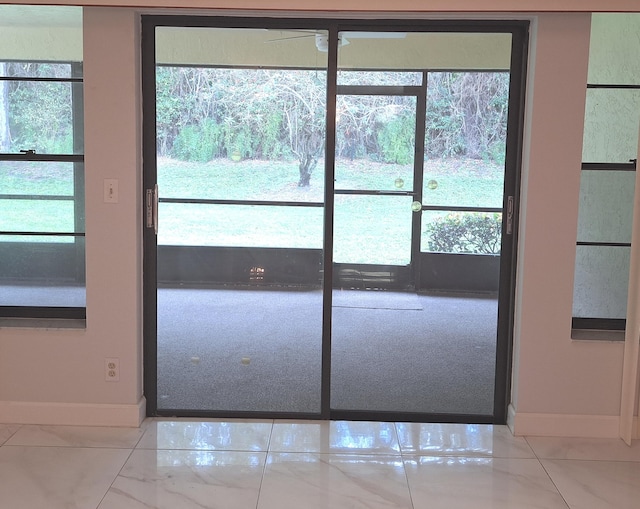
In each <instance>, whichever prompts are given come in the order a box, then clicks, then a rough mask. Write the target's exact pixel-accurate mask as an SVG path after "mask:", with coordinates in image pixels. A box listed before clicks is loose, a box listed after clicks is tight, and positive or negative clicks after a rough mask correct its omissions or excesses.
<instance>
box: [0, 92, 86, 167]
mask: <svg viewBox="0 0 640 509" xmlns="http://www.w3.org/2000/svg"><path fill="white" fill-rule="evenodd" d="M0 86H4V87H5V89H6V97H7V107H8V109H7V117H8V127H9V132H10V136H9V139H10V140H11V144H10V146H9V149H8V150H5V151H8V152H13V153H18V152H20V151H21V150H35V151H36V152H37V153H39V154H73V153H74V133H73V107H72V87H73V86H76V87H78V86H80V85H73V84H71V83H57V82H41V81H10V82H7V81H5V82H2V81H0Z"/></svg>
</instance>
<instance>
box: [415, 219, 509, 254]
mask: <svg viewBox="0 0 640 509" xmlns="http://www.w3.org/2000/svg"><path fill="white" fill-rule="evenodd" d="M501 239H502V214H500V213H497V212H495V213H494V212H491V213H487V212H446V211H437V212H434V211H424V212H422V238H421V241H420V250H421V251H422V252H423V253H426V252H435V253H475V254H499V253H500V242H501Z"/></svg>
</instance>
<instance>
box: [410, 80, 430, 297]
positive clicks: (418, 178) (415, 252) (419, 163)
mask: <svg viewBox="0 0 640 509" xmlns="http://www.w3.org/2000/svg"><path fill="white" fill-rule="evenodd" d="M428 76H429V73H428V72H427V71H425V72H423V73H422V90H421V91H420V94H419V95H418V97H417V99H416V133H415V152H414V157H413V192H414V195H413V196H414V198H413V199H414V200H415V201H418V202H420V203H422V188H423V182H424V150H425V133H426V128H427V127H426V119H427V78H428ZM411 218H412V221H411V272H412V274H413V286H414V289H415V290H419V289H420V270H421V267H420V239H421V230H422V211H420V212H414V213H413V214H412V216H411Z"/></svg>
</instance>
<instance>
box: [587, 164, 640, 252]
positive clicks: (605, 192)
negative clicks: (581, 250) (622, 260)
mask: <svg viewBox="0 0 640 509" xmlns="http://www.w3.org/2000/svg"><path fill="white" fill-rule="evenodd" d="M635 180H636V172H634V171H598V170H583V171H582V174H581V177H580V209H579V216H578V242H620V243H629V242H631V226H632V221H633V197H634V188H635Z"/></svg>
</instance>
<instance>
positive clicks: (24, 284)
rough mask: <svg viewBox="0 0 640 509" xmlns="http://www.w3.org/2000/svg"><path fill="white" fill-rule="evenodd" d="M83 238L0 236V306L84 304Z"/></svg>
mask: <svg viewBox="0 0 640 509" xmlns="http://www.w3.org/2000/svg"><path fill="white" fill-rule="evenodd" d="M84 245H85V242H84V238H82V237H76V238H74V237H61V238H56V239H55V240H53V241H52V239H51V237H29V239H28V241H24V242H11V241H7V240H6V239H5V238H0V260H2V264H0V306H84V305H85V289H84V280H85V276H84V253H85V249H84Z"/></svg>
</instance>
